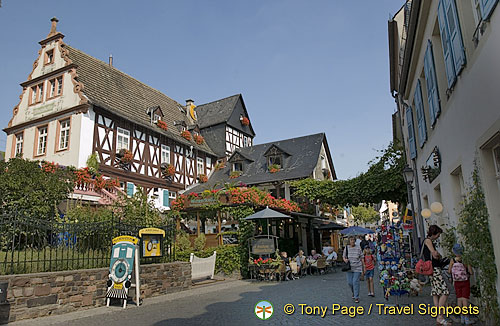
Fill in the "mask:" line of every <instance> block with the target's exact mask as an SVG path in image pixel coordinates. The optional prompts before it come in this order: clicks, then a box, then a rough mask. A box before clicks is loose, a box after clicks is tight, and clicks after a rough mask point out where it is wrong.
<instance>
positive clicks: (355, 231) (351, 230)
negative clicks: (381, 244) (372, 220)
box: [340, 226, 375, 235]
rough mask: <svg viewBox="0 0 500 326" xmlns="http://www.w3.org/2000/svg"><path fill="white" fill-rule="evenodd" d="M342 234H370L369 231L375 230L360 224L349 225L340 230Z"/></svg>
mask: <svg viewBox="0 0 500 326" xmlns="http://www.w3.org/2000/svg"><path fill="white" fill-rule="evenodd" d="M340 233H342V234H343V235H363V234H370V233H375V231H373V230H370V229H366V228H362V227H361V226H350V227H348V228H347V229H343V230H342V231H340Z"/></svg>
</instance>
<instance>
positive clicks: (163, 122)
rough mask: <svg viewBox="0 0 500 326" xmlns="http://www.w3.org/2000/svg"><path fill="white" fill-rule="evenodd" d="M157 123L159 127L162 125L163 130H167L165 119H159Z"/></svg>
mask: <svg viewBox="0 0 500 326" xmlns="http://www.w3.org/2000/svg"><path fill="white" fill-rule="evenodd" d="M156 125H157V126H158V127H160V128H161V129H163V130H167V123H166V122H165V121H163V120H158V121H157V122H156Z"/></svg>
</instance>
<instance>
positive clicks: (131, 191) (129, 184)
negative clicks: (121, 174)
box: [127, 182, 134, 197]
mask: <svg viewBox="0 0 500 326" xmlns="http://www.w3.org/2000/svg"><path fill="white" fill-rule="evenodd" d="M133 195H134V184H133V183H132V182H127V196H130V197H132V196H133Z"/></svg>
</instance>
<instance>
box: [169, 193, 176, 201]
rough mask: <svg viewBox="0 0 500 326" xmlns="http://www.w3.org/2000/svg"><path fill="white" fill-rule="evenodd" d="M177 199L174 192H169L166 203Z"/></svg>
mask: <svg viewBox="0 0 500 326" xmlns="http://www.w3.org/2000/svg"><path fill="white" fill-rule="evenodd" d="M175 199H177V193H176V192H174V191H169V192H168V201H169V202H170V203H171V202H172V200H175Z"/></svg>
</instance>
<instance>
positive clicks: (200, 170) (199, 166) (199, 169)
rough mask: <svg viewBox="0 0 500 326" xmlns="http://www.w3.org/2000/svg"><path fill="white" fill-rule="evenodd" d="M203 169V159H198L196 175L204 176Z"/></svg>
mask: <svg viewBox="0 0 500 326" xmlns="http://www.w3.org/2000/svg"><path fill="white" fill-rule="evenodd" d="M204 172H205V171H204V169H203V159H202V158H201V157H198V158H196V173H197V174H202V173H204Z"/></svg>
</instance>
